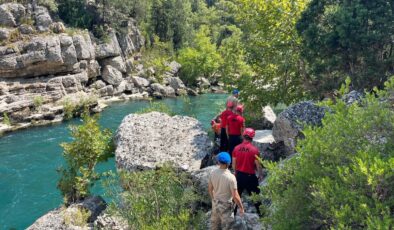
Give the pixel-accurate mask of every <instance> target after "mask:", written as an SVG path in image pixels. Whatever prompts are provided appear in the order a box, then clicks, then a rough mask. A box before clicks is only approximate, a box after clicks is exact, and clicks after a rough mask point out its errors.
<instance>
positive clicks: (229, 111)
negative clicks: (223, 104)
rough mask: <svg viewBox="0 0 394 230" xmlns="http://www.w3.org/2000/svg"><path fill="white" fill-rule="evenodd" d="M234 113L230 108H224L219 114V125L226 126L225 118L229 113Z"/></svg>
mask: <svg viewBox="0 0 394 230" xmlns="http://www.w3.org/2000/svg"><path fill="white" fill-rule="evenodd" d="M233 114H234V113H233V112H232V111H231V110H227V109H226V110H224V111H223V112H222V113H221V114H220V120H221V125H220V126H221V127H222V128H226V126H227V118H228V117H229V116H231V115H233Z"/></svg>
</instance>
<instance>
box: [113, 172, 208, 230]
mask: <svg viewBox="0 0 394 230" xmlns="http://www.w3.org/2000/svg"><path fill="white" fill-rule="evenodd" d="M116 181H117V180H116V179H115V180H107V182H106V185H107V187H108V188H110V189H109V191H108V194H109V195H111V197H113V200H114V202H113V203H112V204H111V210H112V212H113V213H114V214H116V215H120V216H122V217H123V218H125V219H126V220H127V221H128V224H129V226H131V227H132V229H145V230H148V229H150V230H154V229H200V228H201V229H203V227H202V225H201V215H200V214H199V213H195V212H193V209H192V205H193V203H195V202H197V201H198V200H199V197H198V196H197V193H196V191H195V189H194V187H193V184H192V181H191V180H190V178H189V176H188V174H187V173H186V172H180V171H177V170H176V169H174V168H173V167H171V166H170V165H165V166H163V167H161V168H159V169H157V170H148V171H142V172H121V173H120V184H121V187H122V188H123V191H118V190H117V189H116V188H117V187H116V184H114V182H116Z"/></svg>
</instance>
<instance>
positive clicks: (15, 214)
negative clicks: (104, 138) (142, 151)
mask: <svg viewBox="0 0 394 230" xmlns="http://www.w3.org/2000/svg"><path fill="white" fill-rule="evenodd" d="M226 97H227V95H219V94H206V95H201V96H198V97H191V98H190V99H186V100H182V99H165V100H163V102H164V103H165V104H167V105H168V106H169V107H170V108H171V109H172V110H173V111H174V112H175V113H176V114H179V115H187V116H193V117H195V118H197V119H198V120H199V121H200V122H201V123H202V124H203V126H204V128H205V129H209V127H210V120H211V119H212V117H213V116H214V115H216V113H217V112H218V111H220V109H221V108H220V107H221V105H224V101H225V98H226ZM147 106H149V102H147V101H133V102H123V103H115V104H112V105H111V106H110V107H108V108H107V109H106V110H105V111H103V112H102V113H101V115H100V124H101V125H102V126H103V127H104V128H109V129H111V130H113V131H116V129H117V127H118V126H119V125H120V123H121V122H122V119H123V118H124V117H125V116H126V115H128V114H130V113H134V112H137V111H139V110H141V109H143V108H146V107H147ZM80 123H81V121H80V119H73V120H71V121H67V122H64V123H61V124H57V125H52V126H45V127H36V128H31V129H28V130H21V131H17V132H14V133H10V134H7V135H5V136H3V137H0V159H1V161H0V229H1V230H2V229H25V228H26V227H28V226H29V225H30V224H32V223H33V222H34V221H35V220H36V219H37V218H39V217H40V216H42V215H43V214H45V213H46V212H48V211H49V210H52V209H54V208H57V207H59V205H60V204H61V202H62V198H61V195H60V192H59V191H58V190H57V188H56V183H57V180H58V175H57V173H56V169H57V168H59V167H60V166H61V165H63V164H64V160H63V157H62V154H61V153H62V149H61V147H60V146H59V144H60V143H62V142H67V141H70V140H71V137H70V134H69V130H68V126H69V125H75V124H80ZM97 169H98V171H99V172H105V171H108V170H112V171H115V160H114V159H113V158H112V159H110V160H109V161H108V162H104V163H102V164H100V165H98V167H97ZM96 184H97V186H96V187H94V189H93V192H94V193H95V194H102V193H103V188H102V187H101V186H100V184H101V183H99V182H98V183H96Z"/></svg>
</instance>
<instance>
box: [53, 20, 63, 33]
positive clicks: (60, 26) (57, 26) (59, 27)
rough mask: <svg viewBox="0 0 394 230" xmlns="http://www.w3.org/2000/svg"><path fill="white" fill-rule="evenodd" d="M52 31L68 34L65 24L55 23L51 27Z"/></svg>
mask: <svg viewBox="0 0 394 230" xmlns="http://www.w3.org/2000/svg"><path fill="white" fill-rule="evenodd" d="M51 30H52V31H53V32H54V33H56V34H61V33H64V32H66V27H65V26H64V24H63V22H54V23H52V25H51Z"/></svg>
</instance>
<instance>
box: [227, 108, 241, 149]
mask: <svg viewBox="0 0 394 230" xmlns="http://www.w3.org/2000/svg"><path fill="white" fill-rule="evenodd" d="M243 112H244V107H243V106H242V105H238V106H237V108H236V109H235V114H232V115H230V116H228V118H227V129H226V131H227V135H228V147H229V153H230V155H231V156H232V153H233V150H234V148H235V146H237V145H239V144H241V142H242V140H241V134H242V133H243V131H244V128H245V119H244V118H243V117H242V114H243Z"/></svg>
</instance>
